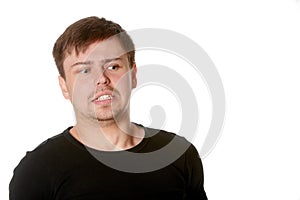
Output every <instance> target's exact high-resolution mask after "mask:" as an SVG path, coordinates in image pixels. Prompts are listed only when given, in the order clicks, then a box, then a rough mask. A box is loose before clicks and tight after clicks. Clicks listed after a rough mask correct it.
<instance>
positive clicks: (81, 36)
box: [52, 17, 135, 79]
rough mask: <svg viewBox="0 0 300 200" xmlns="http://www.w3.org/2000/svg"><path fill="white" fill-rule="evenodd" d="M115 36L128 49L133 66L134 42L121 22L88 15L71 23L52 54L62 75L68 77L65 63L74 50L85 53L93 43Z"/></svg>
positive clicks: (77, 52)
mask: <svg viewBox="0 0 300 200" xmlns="http://www.w3.org/2000/svg"><path fill="white" fill-rule="evenodd" d="M114 36H115V37H117V38H118V39H119V42H120V43H121V45H122V46H123V48H124V50H125V51H127V58H128V61H129V64H130V67H132V66H133V65H134V63H135V51H134V44H133V42H132V40H131V38H130V36H129V35H128V34H127V33H126V32H125V30H124V29H123V28H122V27H121V26H120V25H119V24H117V23H114V22H112V21H109V20H106V19H104V18H98V17H87V18H83V19H81V20H79V21H77V22H75V23H73V24H71V25H70V26H69V27H68V28H67V29H66V30H65V32H64V33H63V34H62V35H61V36H60V37H59V38H58V39H57V41H56V43H55V44H54V47H53V52H52V54H53V57H54V60H55V63H56V66H57V69H58V71H59V74H60V76H61V77H63V78H64V79H65V78H66V76H65V71H64V66H63V63H64V60H65V59H66V56H68V55H70V54H71V53H72V51H75V52H76V54H77V55H78V54H79V53H84V52H85V51H86V49H87V48H88V47H89V46H90V45H91V44H93V43H95V42H97V41H103V40H106V39H108V38H111V37H114Z"/></svg>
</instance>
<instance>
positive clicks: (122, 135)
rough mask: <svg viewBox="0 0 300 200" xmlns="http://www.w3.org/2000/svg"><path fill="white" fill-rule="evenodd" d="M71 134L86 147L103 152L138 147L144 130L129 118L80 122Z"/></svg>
mask: <svg viewBox="0 0 300 200" xmlns="http://www.w3.org/2000/svg"><path fill="white" fill-rule="evenodd" d="M70 132H71V134H72V135H73V137H75V138H76V139H77V140H78V141H80V142H81V143H83V144H84V145H86V146H88V147H91V148H94V149H97V150H102V151H119V150H125V149H129V148H132V147H134V146H136V145H137V144H138V143H139V142H140V141H141V140H142V139H143V137H144V134H145V133H144V130H143V128H142V127H139V126H137V125H135V124H133V123H131V122H130V119H129V116H128V117H123V118H122V119H118V120H117V121H116V120H113V119H112V120H105V121H99V120H94V121H91V120H90V121H86V120H78V121H77V123H76V125H75V126H74V127H73V128H72V129H71V131H70Z"/></svg>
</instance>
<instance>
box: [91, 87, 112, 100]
mask: <svg viewBox="0 0 300 200" xmlns="http://www.w3.org/2000/svg"><path fill="white" fill-rule="evenodd" d="M113 98H114V95H113V92H112V91H110V90H108V91H102V92H100V93H97V94H96V95H95V97H94V98H93V102H94V103H110V102H111V101H112V99H113Z"/></svg>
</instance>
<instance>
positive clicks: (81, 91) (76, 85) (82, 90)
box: [72, 78, 95, 103]
mask: <svg viewBox="0 0 300 200" xmlns="http://www.w3.org/2000/svg"><path fill="white" fill-rule="evenodd" d="M94 91H95V87H94V85H93V82H92V80H83V79H79V78H78V79H75V80H74V81H73V84H72V99H73V101H76V102H78V103H80V101H86V99H87V98H89V97H90V96H91V95H93V93H94Z"/></svg>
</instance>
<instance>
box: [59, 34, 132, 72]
mask: <svg viewBox="0 0 300 200" xmlns="http://www.w3.org/2000/svg"><path fill="white" fill-rule="evenodd" d="M126 53H127V52H126V51H125V50H124V48H123V47H122V45H121V43H120V42H119V40H118V39H117V38H116V37H113V38H109V39H106V40H103V41H97V42H94V43H92V44H91V45H89V46H88V48H87V49H86V51H84V52H80V53H79V54H78V55H76V52H75V49H73V50H72V52H71V54H69V55H67V56H66V58H65V60H64V64H63V65H64V67H68V66H71V65H72V64H74V63H75V62H78V61H81V62H84V61H93V62H101V61H102V60H106V59H112V58H118V57H121V56H122V57H123V56H124V55H125V54H126Z"/></svg>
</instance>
